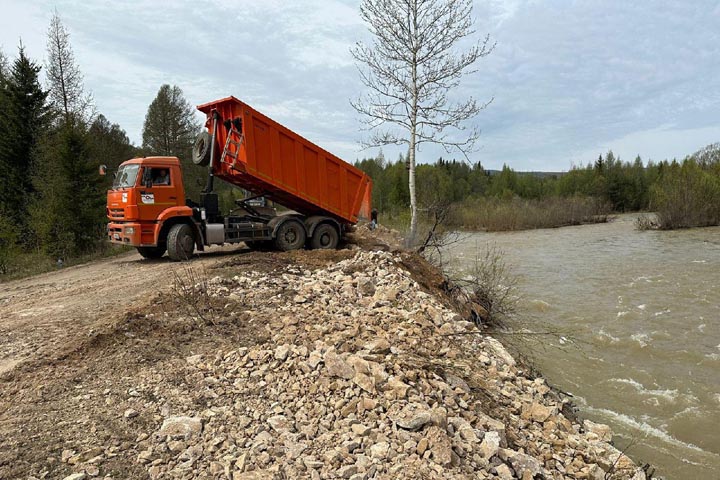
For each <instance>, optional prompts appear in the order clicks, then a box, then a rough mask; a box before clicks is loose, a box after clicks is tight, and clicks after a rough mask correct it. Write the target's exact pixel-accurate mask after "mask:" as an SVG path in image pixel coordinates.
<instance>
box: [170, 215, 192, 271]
mask: <svg viewBox="0 0 720 480" xmlns="http://www.w3.org/2000/svg"><path fill="white" fill-rule="evenodd" d="M167 250H168V257H170V259H171V260H173V261H175V262H179V261H182V260H188V259H189V258H190V257H192V254H193V252H194V251H195V238H194V237H193V232H192V228H190V225H187V224H185V223H178V224H177V225H173V226H172V227H170V232H169V233H168V236H167Z"/></svg>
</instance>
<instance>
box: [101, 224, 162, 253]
mask: <svg viewBox="0 0 720 480" xmlns="http://www.w3.org/2000/svg"><path fill="white" fill-rule="evenodd" d="M157 228H158V225H156V224H149V225H148V224H142V223H132V222H128V223H109V224H108V226H107V234H108V240H109V241H110V243H114V244H116V245H128V246H131V247H154V246H156V245H157V244H156V242H157V235H156V229H157Z"/></svg>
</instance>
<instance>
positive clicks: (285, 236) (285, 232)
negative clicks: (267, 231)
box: [275, 220, 307, 252]
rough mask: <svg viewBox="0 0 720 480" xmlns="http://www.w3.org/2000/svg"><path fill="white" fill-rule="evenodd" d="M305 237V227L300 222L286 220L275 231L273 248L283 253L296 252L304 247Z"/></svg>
mask: <svg viewBox="0 0 720 480" xmlns="http://www.w3.org/2000/svg"><path fill="white" fill-rule="evenodd" d="M306 237H307V236H306V235H305V227H304V226H303V225H302V224H301V223H300V222H298V221H295V220H288V221H286V222H285V223H283V224H282V225H280V227H279V228H278V229H277V235H276V236H275V246H276V247H277V249H278V250H282V251H283V252H287V251H289V250H297V249H298V248H302V246H303V245H305V240H306Z"/></svg>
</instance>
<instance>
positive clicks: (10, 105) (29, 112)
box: [0, 45, 51, 241]
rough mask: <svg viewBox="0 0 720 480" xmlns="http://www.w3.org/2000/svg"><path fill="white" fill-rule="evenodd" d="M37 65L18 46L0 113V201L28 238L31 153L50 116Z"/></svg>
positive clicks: (9, 71) (8, 75) (25, 237)
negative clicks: (0, 172) (0, 170)
mask: <svg viewBox="0 0 720 480" xmlns="http://www.w3.org/2000/svg"><path fill="white" fill-rule="evenodd" d="M39 73H40V66H39V65H37V64H36V63H35V62H33V61H31V60H30V59H29V58H28V57H27V56H26V55H25V50H24V48H23V47H22V45H21V46H20V48H19V53H18V57H17V58H16V59H15V61H14V62H13V64H12V67H11V68H10V69H9V70H8V71H7V74H6V75H5V78H4V80H3V84H4V88H3V96H2V101H1V103H2V107H1V108H2V113H3V114H2V115H0V168H1V169H2V172H3V175H1V176H0V204H3V205H4V206H5V210H6V212H7V215H8V217H9V218H10V221H11V223H12V224H13V225H15V226H16V227H18V230H19V231H20V232H21V238H20V240H22V241H27V240H28V239H29V235H28V232H27V231H26V226H27V204H28V203H29V200H30V197H31V195H32V193H33V184H32V171H33V163H34V162H33V158H34V157H33V154H34V150H35V148H36V147H37V144H38V141H39V139H40V137H41V135H42V134H43V133H44V132H45V129H46V128H47V126H48V125H49V122H50V119H51V116H50V109H49V107H48V105H47V103H46V100H47V95H48V93H47V92H46V91H44V90H43V89H42V87H41V85H40V82H39V79H38V74H39Z"/></svg>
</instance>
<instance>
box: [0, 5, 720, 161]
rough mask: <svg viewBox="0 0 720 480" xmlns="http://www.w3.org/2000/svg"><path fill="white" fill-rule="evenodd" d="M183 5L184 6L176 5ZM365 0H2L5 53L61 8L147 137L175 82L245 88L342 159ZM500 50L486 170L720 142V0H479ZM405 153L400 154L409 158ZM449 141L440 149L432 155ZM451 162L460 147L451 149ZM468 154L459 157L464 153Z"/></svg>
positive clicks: (218, 89) (207, 90) (487, 127)
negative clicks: (149, 119)
mask: <svg viewBox="0 0 720 480" xmlns="http://www.w3.org/2000/svg"><path fill="white" fill-rule="evenodd" d="M170 4H171V5H170ZM358 6H359V1H353V0H284V1H283V0H263V1H258V0H223V1H220V0H211V1H207V2H203V1H200V0H192V1H173V2H159V1H156V0H152V1H150V0H146V1H129V0H123V1H89V0H77V1H64V0H58V1H41V0H38V1H28V0H24V1H14V0H0V48H2V50H3V51H4V52H5V54H6V55H8V56H9V57H11V58H13V57H14V56H15V55H16V53H17V45H18V42H19V39H20V38H21V37H22V42H23V44H24V45H25V46H26V50H27V53H28V55H29V56H31V57H32V58H34V59H37V60H40V61H44V59H45V57H46V53H45V42H46V39H45V32H46V30H47V27H48V25H49V22H50V17H51V15H52V12H53V9H55V8H57V10H58V12H59V13H60V15H61V17H62V20H63V23H64V24H65V26H66V27H67V28H68V30H69V31H70V34H71V42H72V46H73V49H74V51H75V55H76V57H77V61H78V63H79V65H80V68H81V69H82V71H83V73H84V75H85V83H86V88H87V89H88V90H90V91H92V93H93V94H94V96H95V100H96V104H97V107H98V110H99V111H100V112H101V113H103V114H104V115H105V116H106V117H107V118H108V119H109V120H110V121H112V122H114V123H118V124H120V126H121V127H122V128H124V129H125V130H126V131H127V133H128V135H129V136H130V139H131V140H132V141H133V142H134V143H136V144H139V143H140V142H141V131H142V124H143V120H144V118H145V112H146V110H147V106H148V104H149V103H150V102H151V101H152V99H153V98H154V97H155V95H156V94H157V90H158V88H159V87H160V85H161V84H163V83H170V84H175V85H178V86H180V87H181V88H182V89H183V91H184V92H185V95H186V97H187V98H188V100H189V101H190V102H191V103H192V104H195V105H197V104H200V103H204V102H207V101H210V100H213V99H216V98H220V97H225V96H228V95H234V96H236V97H238V98H240V99H242V100H244V101H246V102H247V103H249V104H250V105H252V106H254V107H255V108H257V109H258V110H260V111H262V112H263V113H266V114H267V115H269V116H270V117H272V118H274V119H275V120H277V121H279V122H281V123H283V124H285V125H287V126H288V127H290V128H291V129H293V130H296V131H297V132H298V133H301V134H303V135H304V136H306V137H307V138H309V139H311V140H312V141H314V142H315V143H317V144H319V145H321V146H323V147H325V148H326V149H328V150H330V151H332V152H333V153H335V154H337V155H339V156H341V157H342V158H344V159H346V160H348V161H353V160H355V159H356V158H358V157H360V158H361V157H363V156H370V155H374V154H375V153H376V151H373V150H370V151H367V150H366V151H361V150H360V147H359V144H358V141H359V140H360V139H361V138H362V135H363V133H362V132H361V131H360V123H359V119H358V116H357V114H355V112H354V110H353V109H352V107H351V106H350V104H349V99H350V98H355V97H357V96H358V94H359V93H360V92H361V91H362V86H361V84H360V82H359V80H358V76H357V72H356V70H355V67H354V64H353V60H352V57H351V55H350V53H349V48H350V47H351V46H352V45H353V44H354V42H356V41H357V40H359V39H362V38H366V35H367V33H366V28H365V26H364V25H363V23H362V20H361V19H360V17H359V15H358ZM474 14H475V17H476V19H477V28H478V33H479V34H481V33H482V34H484V33H489V34H490V35H491V37H492V38H493V39H494V40H495V41H497V48H496V49H495V51H494V52H493V53H492V54H491V55H490V56H489V57H486V58H484V59H482V60H480V62H479V64H478V65H477V66H478V72H477V73H476V74H474V75H473V76H471V77H467V78H466V80H465V82H464V84H463V86H462V89H461V90H460V91H458V92H457V94H458V95H459V96H460V97H462V96H465V95H473V96H475V97H477V98H478V99H480V100H487V99H490V98H491V97H494V101H493V103H492V104H491V105H490V106H489V107H488V108H487V109H486V110H485V111H483V112H482V113H481V114H480V115H479V116H478V117H477V118H476V119H475V120H474V122H475V124H476V125H477V126H478V127H479V128H480V129H481V130H482V137H481V141H480V149H479V150H478V151H477V152H476V153H474V154H472V155H471V160H472V161H481V162H482V163H483V165H484V166H485V167H486V168H500V167H502V165H503V164H504V163H506V164H508V165H510V166H511V167H513V168H515V169H516V170H545V171H557V170H567V169H569V168H570V167H571V165H572V164H580V163H588V162H589V161H592V160H594V159H595V158H597V156H598V154H600V153H603V152H606V151H607V150H608V149H612V150H613V151H614V152H615V153H617V154H619V155H620V157H621V158H623V159H626V160H632V159H633V158H634V157H635V156H636V155H638V154H640V155H641V156H642V157H643V159H648V158H650V159H653V160H662V159H664V158H673V157H678V158H680V157H683V156H685V155H686V154H689V153H692V152H694V151H695V150H698V149H699V148H701V147H703V146H705V145H707V144H709V143H714V142H718V141H720V1H719V0H692V1H662V0H657V1H652V0H643V1H635V2H633V1H628V0H586V1H583V0H577V1H574V0H555V1H543V0H506V1H503V0H492V1H487V2H486V1H476V2H475V11H474ZM398 152H399V150H398V149H397V148H385V150H384V153H385V156H386V157H388V158H391V159H394V158H396V157H397V154H398ZM442 153H443V152H442V151H441V150H438V149H436V148H433V147H429V146H428V147H425V148H423V150H422V151H421V152H420V153H419V157H418V159H419V160H420V161H422V162H434V161H435V160H436V159H437V158H438V156H439V155H441V154H442ZM445 157H446V158H448V155H445ZM458 158H459V157H458Z"/></svg>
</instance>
